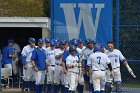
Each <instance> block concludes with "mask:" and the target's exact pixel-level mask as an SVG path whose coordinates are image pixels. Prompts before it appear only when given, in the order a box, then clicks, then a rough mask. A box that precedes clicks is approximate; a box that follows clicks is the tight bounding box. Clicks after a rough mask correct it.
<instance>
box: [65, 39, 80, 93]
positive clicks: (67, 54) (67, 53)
mask: <svg viewBox="0 0 140 93" xmlns="http://www.w3.org/2000/svg"><path fill="white" fill-rule="evenodd" d="M70 45H74V46H75V45H78V42H76V41H75V40H74V41H72V42H70ZM69 55H70V52H69V47H67V48H66V49H65V51H64V53H63V56H62V64H63V69H64V83H65V88H64V91H65V92H64V93H68V90H69V85H68V82H69V79H68V75H67V67H66V58H67V57H68V56H69ZM75 55H76V56H77V57H78V58H79V53H78V52H77V51H76V52H75Z"/></svg>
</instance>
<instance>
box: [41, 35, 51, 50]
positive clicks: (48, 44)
mask: <svg viewBox="0 0 140 93" xmlns="http://www.w3.org/2000/svg"><path fill="white" fill-rule="evenodd" d="M44 41H45V46H43V49H44V50H46V49H47V48H49V47H50V42H51V40H50V39H49V38H47V37H46V38H45V40H44Z"/></svg>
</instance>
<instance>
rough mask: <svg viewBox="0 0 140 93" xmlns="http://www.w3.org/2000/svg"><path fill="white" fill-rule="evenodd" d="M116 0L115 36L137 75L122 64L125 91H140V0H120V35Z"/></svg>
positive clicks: (127, 92)
mask: <svg viewBox="0 0 140 93" xmlns="http://www.w3.org/2000/svg"><path fill="white" fill-rule="evenodd" d="M116 1H117V0H114V2H113V4H114V5H113V7H114V8H113V9H114V12H113V15H114V18H113V19H114V21H113V32H114V33H113V35H114V36H113V37H114V40H115V41H116V40H117V39H119V49H120V50H121V52H122V53H123V55H124V56H125V58H126V59H127V60H128V63H129V65H130V67H131V68H132V70H133V72H134V73H135V75H136V76H137V77H136V79H134V78H133V77H132V76H131V75H130V74H129V72H128V71H127V69H126V67H125V66H124V65H123V64H121V74H122V75H121V76H122V83H123V91H124V92H126V93H132V92H133V93H140V72H139V71H140V53H139V51H140V48H139V47H140V16H139V14H140V11H137V10H139V9H140V7H139V4H140V1H139V0H127V1H124V0H120V7H119V8H120V15H119V18H120V25H119V37H117V31H116V23H117V21H118V20H115V19H116V17H117V15H116Z"/></svg>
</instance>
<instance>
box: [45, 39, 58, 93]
mask: <svg viewBox="0 0 140 93" xmlns="http://www.w3.org/2000/svg"><path fill="white" fill-rule="evenodd" d="M55 44H56V42H53V41H51V44H50V48H48V49H46V50H45V53H46V58H47V60H46V61H47V66H48V71H47V91H48V93H50V92H51V89H52V85H53V84H54V71H55Z"/></svg>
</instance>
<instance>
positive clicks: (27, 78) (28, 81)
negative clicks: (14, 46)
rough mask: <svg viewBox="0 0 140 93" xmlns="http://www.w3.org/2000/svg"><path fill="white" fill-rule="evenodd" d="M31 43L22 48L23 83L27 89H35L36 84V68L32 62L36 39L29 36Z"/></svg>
mask: <svg viewBox="0 0 140 93" xmlns="http://www.w3.org/2000/svg"><path fill="white" fill-rule="evenodd" d="M28 42H29V44H28V45H27V46H25V47H24V48H23V50H22V53H21V54H22V63H23V80H24V82H23V85H24V88H25V91H30V90H33V89H34V87H33V86H35V82H34V69H33V66H32V63H31V56H32V52H33V50H34V49H35V39H34V38H29V39H28Z"/></svg>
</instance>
